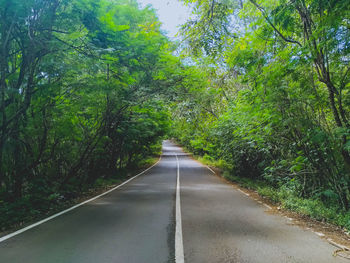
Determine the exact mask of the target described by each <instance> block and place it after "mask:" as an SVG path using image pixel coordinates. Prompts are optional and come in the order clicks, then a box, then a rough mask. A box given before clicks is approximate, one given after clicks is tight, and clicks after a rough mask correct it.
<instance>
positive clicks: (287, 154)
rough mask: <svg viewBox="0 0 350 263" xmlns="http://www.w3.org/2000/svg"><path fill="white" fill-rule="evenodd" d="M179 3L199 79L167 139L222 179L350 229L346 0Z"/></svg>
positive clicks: (349, 9)
mask: <svg viewBox="0 0 350 263" xmlns="http://www.w3.org/2000/svg"><path fill="white" fill-rule="evenodd" d="M184 2H186V3H189V4H192V5H193V6H194V7H195V9H194V10H195V15H194V17H193V18H192V20H191V21H189V22H187V24H186V25H184V26H183V28H182V35H183V36H184V38H185V40H186V44H187V45H186V47H187V49H186V52H187V53H186V54H187V55H189V56H191V58H192V61H193V63H195V64H196V65H198V78H197V81H196V82H194V83H193V85H192V87H191V89H188V90H185V91H184V92H182V93H181V102H179V103H178V104H176V105H174V107H173V110H172V112H173V120H174V122H173V126H172V127H173V128H172V136H173V137H175V138H177V140H178V142H179V143H181V144H182V145H185V146H186V147H187V148H188V149H189V150H190V151H191V152H193V153H194V154H195V155H198V156H202V158H203V159H204V160H205V161H206V162H209V163H212V164H215V165H217V166H219V167H221V168H223V169H224V170H225V173H224V176H225V177H226V178H228V179H229V180H232V181H237V182H239V183H241V184H243V185H245V186H248V187H250V188H253V189H257V190H258V192H259V193H260V194H261V195H263V196H268V197H269V198H270V199H271V200H272V201H275V202H279V203H281V205H282V206H283V207H285V208H288V209H292V210H295V211H297V212H301V213H304V214H307V215H310V216H311V217H314V218H316V219H319V220H326V221H329V222H333V223H335V224H337V225H340V226H343V227H346V228H347V229H350V212H349V210H350V192H349V190H350V158H349V157H350V155H349V153H350V152H349V150H350V147H349V146H350V125H349V118H350V116H349V110H350V96H349V91H350V65H349V62H350V57H349V51H350V24H349V21H350V20H349V18H350V5H349V3H348V1H345V0H344V1H332V0H310V1H299V0H296V1H270V0H267V1H253V0H247V1H234V0H201V1H199V0H198V1H197V0H191V1H190V0H185V1H184ZM228 202H229V200H228Z"/></svg>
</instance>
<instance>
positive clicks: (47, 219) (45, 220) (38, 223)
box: [0, 156, 162, 243]
mask: <svg viewBox="0 0 350 263" xmlns="http://www.w3.org/2000/svg"><path fill="white" fill-rule="evenodd" d="M161 158H162V156H160V157H159V160H158V161H157V162H156V163H155V164H153V165H152V166H150V167H148V168H147V169H146V170H144V171H142V172H141V173H139V174H137V175H135V176H134V177H132V178H130V179H128V180H127V181H125V182H123V183H121V184H120V185H117V186H116V187H114V188H112V189H110V190H108V191H106V192H104V193H102V194H100V195H97V196H95V197H93V198H91V199H89V200H86V201H84V202H82V203H80V204H77V205H74V206H72V207H70V208H68V209H66V210H63V211H61V212H59V213H57V214H54V215H52V216H50V217H47V218H45V219H43V220H41V221H39V222H36V223H34V224H32V225H29V226H27V227H25V228H22V229H19V230H17V231H15V232H13V233H11V234H8V235H6V236H3V237H1V238H0V243H1V242H3V241H5V240H7V239H9V238H11V237H14V236H17V235H19V234H21V233H23V232H25V231H27V230H29V229H32V228H34V227H36V226H38V225H41V224H43V223H45V222H47V221H49V220H51V219H54V218H56V217H58V216H60V215H63V214H65V213H68V212H69V211H72V210H73V209H76V208H78V207H79V206H82V205H85V204H86V203H89V202H91V201H94V200H96V199H97V198H99V197H101V196H104V195H106V194H108V193H110V192H112V191H114V190H116V189H118V188H120V187H122V186H123V185H125V184H127V183H129V182H130V181H132V180H134V179H135V178H137V177H139V176H140V175H142V174H144V173H145V172H147V171H148V170H149V169H151V168H153V167H154V166H156V165H157V164H158V163H159V162H160V160H161Z"/></svg>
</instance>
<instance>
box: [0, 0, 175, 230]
mask: <svg viewBox="0 0 350 263" xmlns="http://www.w3.org/2000/svg"><path fill="white" fill-rule="evenodd" d="M0 21H1V23H0V47H1V48H0V50H1V51H0V52H1V54H0V108H1V110H0V230H1V229H5V228H7V227H8V226H10V225H13V224H18V223H21V222H22V221H26V220H28V219H33V218H36V217H38V216H39V217H40V215H42V214H46V213H47V212H48V211H49V212H50V211H51V210H55V209H56V208H57V207H61V206H65V205H66V204H69V203H70V202H71V200H74V199H75V198H78V197H79V196H81V195H82V193H85V192H86V191H88V190H89V189H91V188H94V187H99V186H101V185H105V184H106V183H108V182H109V183H116V182H118V181H120V180H122V179H123V178H125V175H126V174H127V171H129V170H130V169H133V168H135V167H139V166H142V165H143V164H142V162H143V160H144V159H145V158H146V159H147V156H153V155H155V154H159V152H160V141H161V138H162V136H163V135H164V134H165V133H166V132H167V130H168V127H169V125H170V122H169V114H168V112H167V110H166V109H164V107H163V104H162V101H160V100H159V99H158V97H157V96H160V94H162V91H163V90H164V89H165V88H166V87H167V85H169V83H165V81H162V77H161V76H162V75H164V74H165V73H164V72H165V71H167V67H168V64H167V63H165V61H167V60H168V59H169V60H171V58H172V50H173V47H172V44H171V43H170V42H169V40H168V39H167V38H166V37H165V36H164V35H163V34H162V33H161V32H160V29H159V27H160V23H159V21H158V19H157V17H156V15H155V13H154V11H153V10H151V9H150V8H145V9H140V8H139V7H138V4H137V2H136V1H127V0H125V1H124V0H120V1H119V0H118V1H107V0H106V1H104V0H101V1H95V0H94V1H92V0H76V1H75V0H73V1H72V0H69V1H65V0H63V1H61V0H28V1H27V0H26V1H22V0H13V1H1V2H0ZM173 60H174V59H173ZM174 63H177V62H176V61H175V60H174Z"/></svg>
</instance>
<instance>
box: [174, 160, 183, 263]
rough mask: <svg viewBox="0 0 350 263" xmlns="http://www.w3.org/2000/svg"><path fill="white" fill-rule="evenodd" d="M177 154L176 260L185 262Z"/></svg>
mask: <svg viewBox="0 0 350 263" xmlns="http://www.w3.org/2000/svg"><path fill="white" fill-rule="evenodd" d="M175 156H176V163H177V183H176V227H175V262H176V263H184V262H185V257H184V245H183V240H182V222H181V220H182V219H181V200H180V164H179V159H178V158H177V154H175Z"/></svg>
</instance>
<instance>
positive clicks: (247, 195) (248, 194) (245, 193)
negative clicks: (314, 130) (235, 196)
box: [238, 189, 250, 196]
mask: <svg viewBox="0 0 350 263" xmlns="http://www.w3.org/2000/svg"><path fill="white" fill-rule="evenodd" d="M238 191H240V192H241V193H242V194H245V195H246V196H250V194H247V193H246V192H243V191H242V190H241V189H238Z"/></svg>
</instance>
